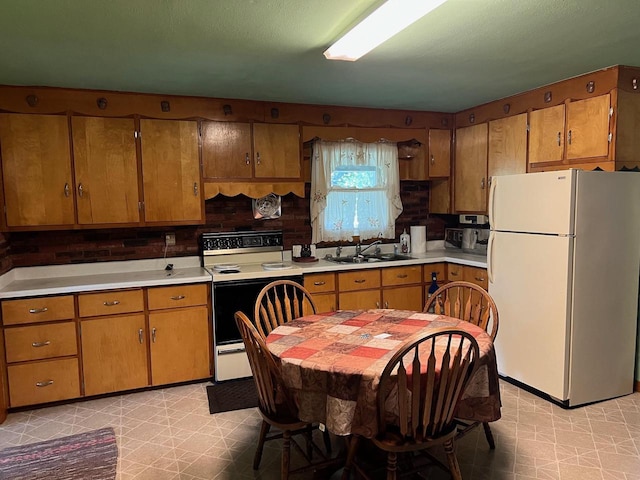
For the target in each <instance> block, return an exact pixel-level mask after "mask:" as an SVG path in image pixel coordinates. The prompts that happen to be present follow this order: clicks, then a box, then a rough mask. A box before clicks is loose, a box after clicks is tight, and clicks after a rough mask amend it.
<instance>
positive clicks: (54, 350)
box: [4, 322, 78, 363]
mask: <svg viewBox="0 0 640 480" xmlns="http://www.w3.org/2000/svg"><path fill="white" fill-rule="evenodd" d="M4 342H5V346H6V353H7V362H8V363H13V362H24V361H27V360H39V359H44V358H53V357H65V356H69V355H76V354H77V353H78V343H77V340H76V324H75V323H74V322H65V323H52V324H47V325H32V326H28V327H13V328H6V329H5V331H4Z"/></svg>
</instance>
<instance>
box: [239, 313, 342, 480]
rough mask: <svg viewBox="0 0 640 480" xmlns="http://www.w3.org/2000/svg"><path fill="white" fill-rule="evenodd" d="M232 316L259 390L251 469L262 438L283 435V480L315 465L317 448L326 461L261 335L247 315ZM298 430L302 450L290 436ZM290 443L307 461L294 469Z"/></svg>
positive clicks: (257, 462)
mask: <svg viewBox="0 0 640 480" xmlns="http://www.w3.org/2000/svg"><path fill="white" fill-rule="evenodd" d="M235 320H236V324H237V325H238V330H239V331H240V334H241V335H242V340H243V341H244V345H245V349H246V351H247V356H248V357H249V364H250V366H251V372H252V373H253V379H254V381H255V384H256V390H257V392H258V400H259V406H258V409H259V411H260V415H261V416H262V427H261V428H260V437H259V440H258V447H257V449H256V453H255V456H254V458H253V469H254V470H257V469H258V467H259V466H260V460H261V459H262V451H263V448H264V444H265V442H266V441H269V440H275V439H278V438H282V460H281V478H282V479H283V480H286V479H287V478H289V475H290V474H295V473H301V472H305V471H310V470H312V469H314V468H316V466H317V464H315V465H314V464H312V463H311V456H312V452H313V451H316V452H317V453H318V454H319V455H320V457H321V458H322V459H323V460H325V461H326V460H327V456H326V455H325V454H324V453H323V452H322V450H321V449H320V448H319V447H318V446H317V445H316V444H315V442H314V441H313V439H312V437H311V435H312V429H313V426H312V425H311V424H309V423H306V422H303V421H301V420H300V419H299V418H298V413H297V412H298V409H297V407H296V404H295V402H294V400H293V398H291V396H290V395H289V393H288V391H287V389H286V388H285V386H284V383H283V381H282V376H281V373H280V368H279V366H278V365H277V363H276V362H275V360H274V359H273V357H272V355H271V353H270V352H269V349H268V347H267V345H266V343H265V341H264V339H263V338H262V336H261V335H260V333H259V332H258V331H257V330H256V328H255V327H254V326H253V324H252V323H251V321H250V320H249V318H247V316H246V315H245V314H244V313H243V312H236V313H235ZM272 426H273V427H275V428H277V429H279V430H280V431H281V433H276V434H272V435H269V430H270V429H271V427H272ZM299 433H302V434H304V435H305V439H306V447H307V448H306V451H303V450H302V448H301V447H300V445H298V442H296V440H295V439H294V438H293V437H292V436H293V435H295V434H299ZM324 438H325V446H326V447H327V452H329V453H331V448H330V446H328V445H327V442H328V441H329V437H328V433H326V432H325V437H324ZM292 445H293V447H294V449H295V450H297V451H298V452H299V453H300V454H301V455H302V456H303V457H304V459H305V460H306V461H307V465H305V466H302V467H300V468H297V469H293V470H292V469H290V458H291V446H292Z"/></svg>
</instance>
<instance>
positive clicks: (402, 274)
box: [396, 273, 408, 278]
mask: <svg viewBox="0 0 640 480" xmlns="http://www.w3.org/2000/svg"><path fill="white" fill-rule="evenodd" d="M396 276H397V277H398V278H407V277H408V275H407V274H406V273H401V274H399V275H396Z"/></svg>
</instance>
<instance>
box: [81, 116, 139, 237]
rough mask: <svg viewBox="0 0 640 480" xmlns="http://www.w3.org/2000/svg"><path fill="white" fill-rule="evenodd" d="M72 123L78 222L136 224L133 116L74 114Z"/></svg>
mask: <svg viewBox="0 0 640 480" xmlns="http://www.w3.org/2000/svg"><path fill="white" fill-rule="evenodd" d="M71 122H72V131H73V160H74V166H75V172H76V191H77V205H78V223H79V224H82V225H87V224H89V225H90V224H94V223H138V222H139V221H140V210H139V203H138V202H139V198H138V164H137V157H136V142H135V138H134V133H135V124H134V121H133V119H129V118H94V117H73V118H72V119H71Z"/></svg>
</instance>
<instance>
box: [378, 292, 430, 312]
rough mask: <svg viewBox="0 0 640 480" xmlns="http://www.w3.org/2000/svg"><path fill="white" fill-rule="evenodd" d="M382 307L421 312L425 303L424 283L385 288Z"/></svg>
mask: <svg viewBox="0 0 640 480" xmlns="http://www.w3.org/2000/svg"><path fill="white" fill-rule="evenodd" d="M382 307H383V308H398V309H401V310H413V311H414V312H421V311H422V307H424V303H423V302H422V285H413V286H410V287H399V288H383V289H382Z"/></svg>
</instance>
